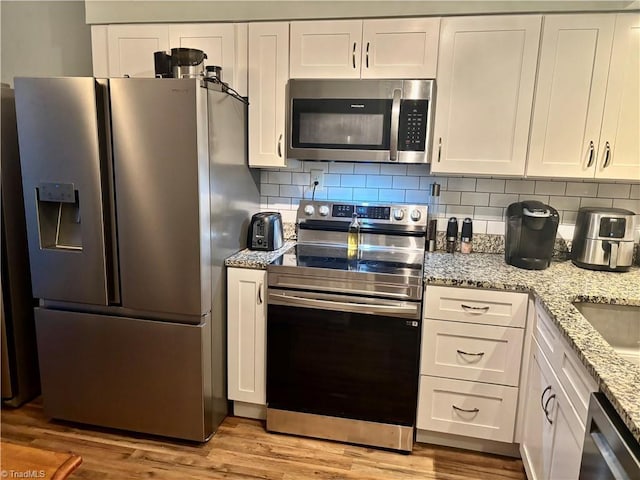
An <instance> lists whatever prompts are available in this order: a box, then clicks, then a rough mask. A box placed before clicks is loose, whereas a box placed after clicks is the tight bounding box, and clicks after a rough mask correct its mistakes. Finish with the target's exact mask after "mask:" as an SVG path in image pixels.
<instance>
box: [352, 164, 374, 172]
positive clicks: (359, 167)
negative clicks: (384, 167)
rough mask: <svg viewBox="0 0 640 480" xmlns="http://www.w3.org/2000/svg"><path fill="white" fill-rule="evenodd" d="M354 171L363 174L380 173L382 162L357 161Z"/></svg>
mask: <svg viewBox="0 0 640 480" xmlns="http://www.w3.org/2000/svg"><path fill="white" fill-rule="evenodd" d="M353 173H356V174H362V175H379V174H380V164H379V163H356V164H355V165H354V166H353Z"/></svg>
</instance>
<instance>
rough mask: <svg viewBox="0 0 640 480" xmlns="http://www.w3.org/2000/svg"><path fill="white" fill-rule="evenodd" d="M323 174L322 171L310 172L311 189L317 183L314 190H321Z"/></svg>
mask: <svg viewBox="0 0 640 480" xmlns="http://www.w3.org/2000/svg"><path fill="white" fill-rule="evenodd" d="M323 180H324V172H323V171H322V170H311V187H313V185H314V183H315V182H318V186H317V187H316V189H320V188H323Z"/></svg>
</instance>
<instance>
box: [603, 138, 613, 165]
mask: <svg viewBox="0 0 640 480" xmlns="http://www.w3.org/2000/svg"><path fill="white" fill-rule="evenodd" d="M604 145H605V146H604V165H602V168H607V167H608V166H609V163H610V162H611V145H609V142H607V143H605V144H604Z"/></svg>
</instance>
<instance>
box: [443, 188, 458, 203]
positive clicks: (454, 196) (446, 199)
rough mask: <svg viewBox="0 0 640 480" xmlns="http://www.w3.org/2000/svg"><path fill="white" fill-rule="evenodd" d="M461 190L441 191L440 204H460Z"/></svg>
mask: <svg viewBox="0 0 640 480" xmlns="http://www.w3.org/2000/svg"><path fill="white" fill-rule="evenodd" d="M461 195H462V193H461V192H442V191H441V192H440V205H460V196H461Z"/></svg>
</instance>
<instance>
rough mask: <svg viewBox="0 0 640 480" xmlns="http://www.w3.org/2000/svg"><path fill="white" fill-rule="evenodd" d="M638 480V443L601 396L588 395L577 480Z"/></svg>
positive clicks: (597, 394) (599, 394)
mask: <svg viewBox="0 0 640 480" xmlns="http://www.w3.org/2000/svg"><path fill="white" fill-rule="evenodd" d="M637 479H640V444H639V443H638V441H637V440H636V439H635V438H634V437H633V436H632V435H631V432H629V429H628V428H627V427H626V426H625V425H624V423H623V422H622V420H621V419H620V417H619V416H618V414H617V413H616V412H615V410H614V409H613V407H612V406H611V404H610V403H609V401H608V400H607V399H606V398H605V396H604V394H603V393H600V392H597V393H592V394H591V400H590V402H589V417H588V419H587V430H586V432H585V438H584V448H583V450H582V463H581V465H580V477H579V480H637Z"/></svg>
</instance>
